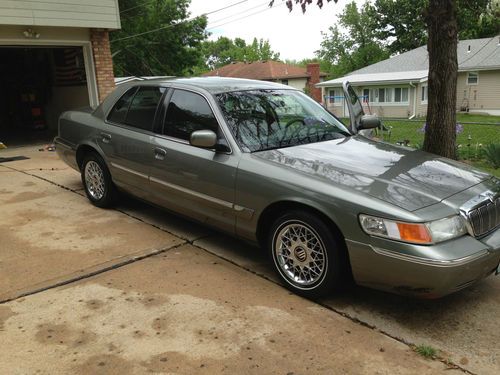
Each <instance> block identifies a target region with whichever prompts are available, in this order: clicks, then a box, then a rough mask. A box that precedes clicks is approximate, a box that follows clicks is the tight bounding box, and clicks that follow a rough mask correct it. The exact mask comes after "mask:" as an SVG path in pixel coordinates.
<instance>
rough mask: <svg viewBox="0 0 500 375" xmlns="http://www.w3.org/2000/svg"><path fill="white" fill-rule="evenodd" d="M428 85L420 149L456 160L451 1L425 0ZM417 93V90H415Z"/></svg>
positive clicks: (454, 12) (453, 4)
mask: <svg viewBox="0 0 500 375" xmlns="http://www.w3.org/2000/svg"><path fill="white" fill-rule="evenodd" d="M426 13H427V14H426V15H425V18H426V22H427V29H428V32H429V40H428V42H427V50H428V52H429V85H428V106H427V128H426V131H425V139H424V147H423V148H424V150H425V151H428V152H432V153H434V154H438V155H441V156H445V157H448V158H452V159H456V157H457V155H456V129H455V126H456V108H457V74H458V62H457V43H458V29H457V9H456V1H455V0H429V5H428V8H427V12H426ZM419 94H420V93H419Z"/></svg>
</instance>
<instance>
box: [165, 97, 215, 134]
mask: <svg viewBox="0 0 500 375" xmlns="http://www.w3.org/2000/svg"><path fill="white" fill-rule="evenodd" d="M217 128H218V124H217V120H216V118H215V116H214V114H213V113H212V110H211V109H210V106H209V105H208V103H207V101H206V100H205V98H203V97H202V96H201V95H198V94H194V93H192V92H188V91H183V90H175V91H174V93H173V95H172V98H171V99H170V103H169V104H168V109H167V114H166V118H165V126H164V129H163V134H165V135H168V136H170V137H175V138H180V139H184V140H186V141H188V140H189V137H190V135H191V133H192V132H194V131H196V130H205V129H208V130H212V131H214V132H215V133H217Z"/></svg>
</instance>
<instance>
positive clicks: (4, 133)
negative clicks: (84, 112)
mask: <svg viewBox="0 0 500 375" xmlns="http://www.w3.org/2000/svg"><path fill="white" fill-rule="evenodd" d="M89 103H90V101H89V90H88V87H87V74H86V71H85V63H84V57H83V48H82V47H66V46H65V47H31V46H29V47H27V46H19V47H17V46H4V47H2V46H0V142H3V143H4V144H6V145H7V146H17V145H23V144H30V143H43V142H50V141H51V140H52V139H53V137H54V136H55V135H56V133H57V120H58V118H59V115H60V114H61V113H62V112H64V111H66V110H70V109H74V108H78V107H86V106H89Z"/></svg>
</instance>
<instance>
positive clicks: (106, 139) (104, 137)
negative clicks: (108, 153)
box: [101, 133, 111, 143]
mask: <svg viewBox="0 0 500 375" xmlns="http://www.w3.org/2000/svg"><path fill="white" fill-rule="evenodd" d="M101 137H102V142H103V143H110V142H111V134H108V133H101Z"/></svg>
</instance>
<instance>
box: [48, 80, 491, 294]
mask: <svg viewBox="0 0 500 375" xmlns="http://www.w3.org/2000/svg"><path fill="white" fill-rule="evenodd" d="M344 91H345V96H346V102H347V104H348V107H349V111H350V118H351V124H350V127H346V126H344V125H343V124H342V123H341V122H340V121H339V119H337V118H336V117H335V116H333V115H332V114H331V113H329V112H328V111H326V110H325V109H324V108H323V107H322V106H321V105H319V104H318V103H316V102H315V101H314V100H312V99H311V98H309V97H308V96H306V95H305V94H303V93H302V92H300V91H297V90H294V89H292V88H290V87H288V86H284V85H280V84H275V83H270V82H262V81H252V80H243V79H229V78H208V77H207V78H191V79H170V80H159V81H147V82H136V83H131V84H125V85H120V86H119V87H118V88H117V89H116V90H115V91H114V92H113V93H112V94H111V95H109V96H108V97H107V98H106V99H105V100H104V102H103V103H102V104H101V105H100V106H99V107H98V108H96V109H84V110H77V111H69V112H65V113H63V114H62V115H61V118H60V121H59V134H58V136H57V137H56V139H55V143H56V146H57V152H58V154H59V156H60V157H61V158H62V159H63V160H64V161H65V162H66V163H67V164H68V165H70V166H71V167H73V168H74V169H76V170H78V171H79V172H80V173H81V175H82V182H83V185H84V187H85V192H86V194H87V197H88V199H89V200H90V202H92V203H93V204H94V205H96V206H98V207H109V206H111V205H112V204H113V202H115V200H116V198H117V192H118V191H123V192H126V193H128V194H131V195H134V196H136V197H138V198H140V199H143V200H145V201H148V202H151V203H153V204H156V205H159V206H161V207H164V208H166V209H169V210H171V211H173V212H176V213H178V214H179V215H182V216H187V217H189V218H191V219H194V220H197V221H200V222H202V223H205V224H206V225H209V226H212V227H214V228H216V229H218V230H221V231H224V232H227V233H229V234H231V235H234V236H237V237H240V238H242V239H245V240H250V241H253V242H255V243H256V244H258V245H260V246H262V247H264V248H266V249H267V251H268V253H269V256H270V261H271V262H272V264H273V265H274V267H275V269H276V271H277V273H278V275H279V276H280V277H281V279H282V281H283V283H284V284H285V285H286V286H287V287H289V288H290V289H291V290H293V291H294V292H296V293H298V294H301V295H304V296H306V297H311V298H315V297H319V296H324V295H326V294H330V293H333V292H334V290H335V289H337V288H339V287H341V286H342V285H343V284H344V283H346V282H348V281H349V280H354V282H356V283H357V284H359V285H364V286H368V287H372V288H376V289H381V290H386V291H390V292H394V293H400V294H409V295H415V296H419V297H423V298H436V297H440V296H444V295H446V294H449V293H452V292H455V291H458V290H460V289H463V288H465V287H467V286H469V285H471V284H473V283H476V282H478V281H479V280H481V279H483V278H484V277H486V276H488V275H491V274H494V273H496V274H498V272H499V262H500V230H499V227H500V180H498V179H496V178H495V177H492V176H491V175H488V174H486V173H483V172H481V171H478V170H476V169H473V168H471V167H470V166H467V165H464V164H461V163H458V162H456V161H453V160H448V159H445V158H440V157H437V156H435V155H432V154H428V153H425V152H422V151H418V150H414V149H410V148H405V147H399V146H394V145H390V144H387V143H384V142H380V141H376V140H373V139H371V138H370V136H369V133H370V132H371V131H372V129H373V128H376V127H379V126H380V121H379V120H378V119H377V118H376V117H374V116H368V115H364V113H363V110H362V107H361V104H360V103H359V100H358V97H357V96H356V94H355V93H354V91H353V90H352V88H351V87H350V86H349V85H348V84H347V83H346V84H345V85H344Z"/></svg>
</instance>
